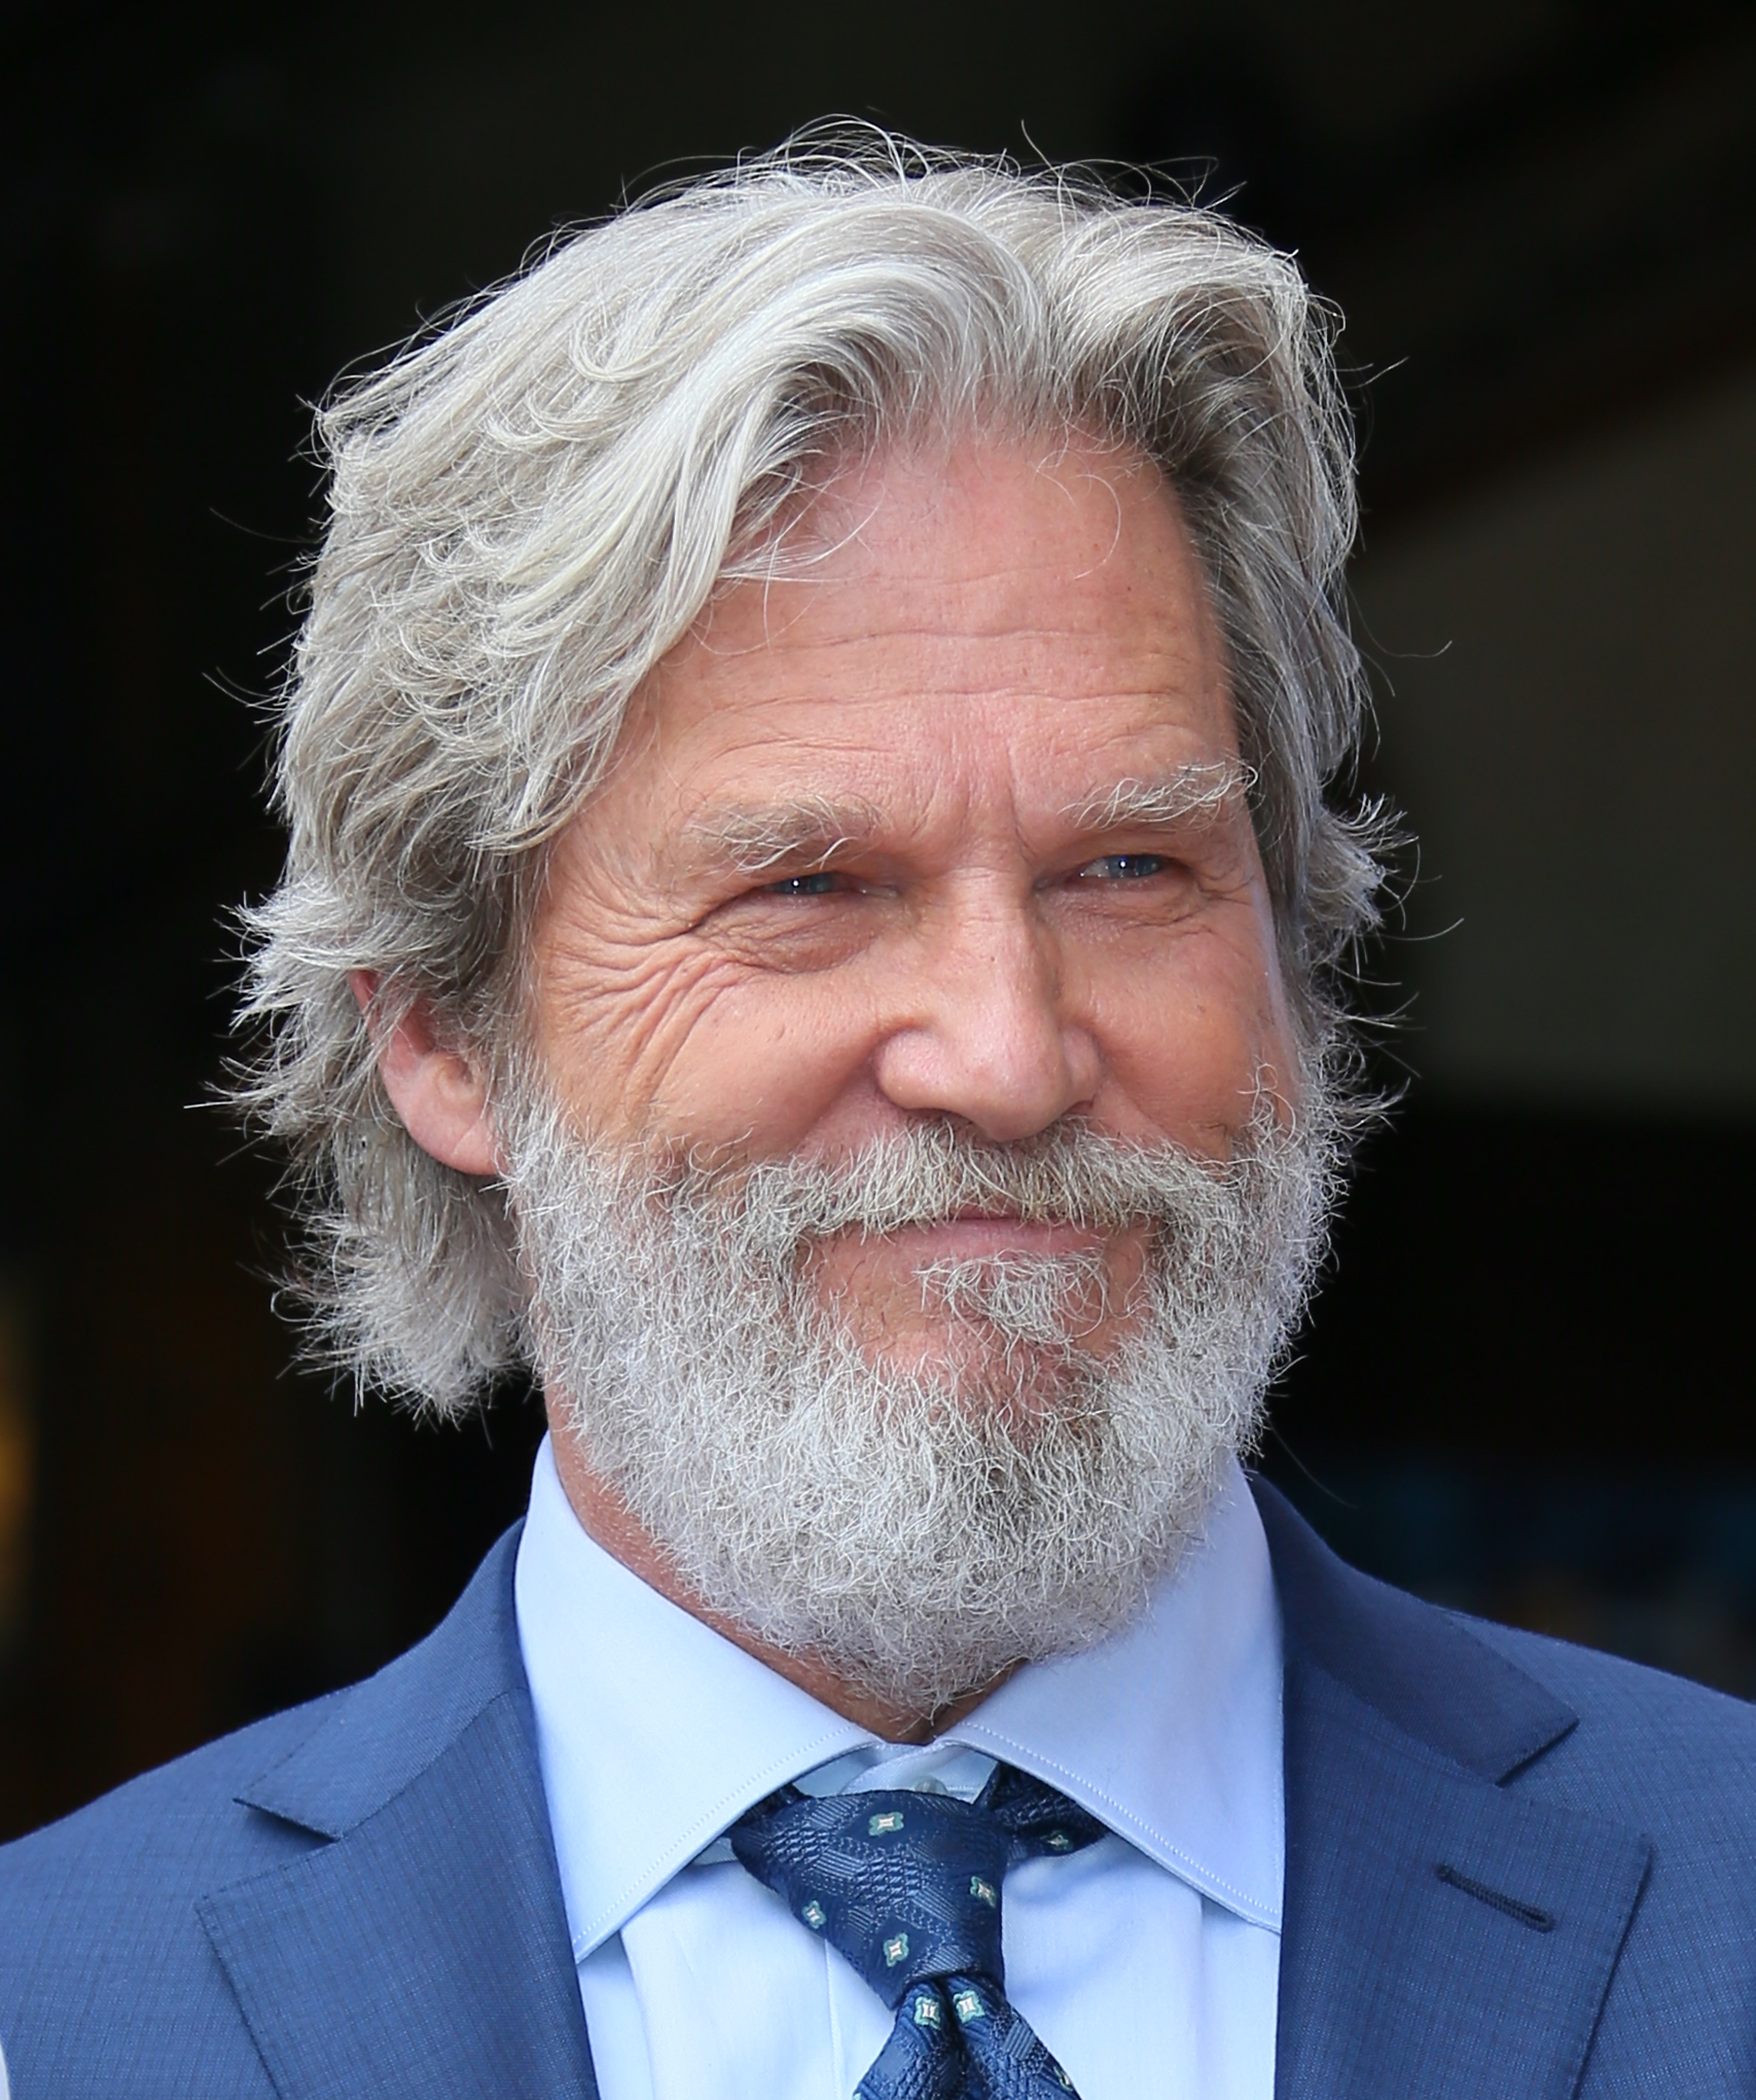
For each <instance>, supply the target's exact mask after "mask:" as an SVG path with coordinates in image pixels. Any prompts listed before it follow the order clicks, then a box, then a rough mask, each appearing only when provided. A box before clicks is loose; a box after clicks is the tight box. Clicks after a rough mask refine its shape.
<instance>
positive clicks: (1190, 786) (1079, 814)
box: [1066, 758, 1256, 832]
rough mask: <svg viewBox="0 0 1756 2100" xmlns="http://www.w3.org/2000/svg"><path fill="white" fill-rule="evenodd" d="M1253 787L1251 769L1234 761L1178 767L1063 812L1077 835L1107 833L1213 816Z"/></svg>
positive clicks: (1125, 782) (1132, 781)
mask: <svg viewBox="0 0 1756 2100" xmlns="http://www.w3.org/2000/svg"><path fill="white" fill-rule="evenodd" d="M1255 784H1256V772H1255V767H1254V766H1250V765H1240V764H1239V763H1238V761H1237V760H1235V759H1229V758H1226V759H1213V760H1209V761H1206V762H1204V763H1200V764H1196V765H1180V766H1179V767H1178V768H1177V769H1176V772H1174V773H1171V774H1166V775H1165V777H1164V778H1163V779H1158V780H1136V779H1132V778H1131V779H1124V780H1118V782H1117V783H1116V784H1115V786H1114V787H1110V788H1107V789H1103V788H1101V789H1099V790H1098V791H1097V792H1096V793H1095V794H1092V795H1088V796H1086V798H1085V800H1084V801H1082V802H1075V803H1074V804H1073V805H1071V806H1070V808H1069V809H1068V810H1066V817H1067V819H1068V821H1069V822H1070V823H1072V824H1073V825H1074V826H1075V827H1076V828H1077V829H1079V830H1080V831H1082V832H1110V831H1115V830H1117V829H1118V828H1119V827H1121V826H1123V825H1124V824H1177V823H1186V822H1187V821H1188V819H1189V818H1191V817H1205V816H1217V815H1218V814H1220V811H1221V810H1223V809H1224V807H1225V806H1226V805H1227V804H1228V803H1229V801H1232V799H1233V797H1234V796H1238V795H1247V794H1248V793H1249V792H1250V790H1251V788H1252V787H1255Z"/></svg>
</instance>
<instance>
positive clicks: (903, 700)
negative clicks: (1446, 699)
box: [624, 441, 1237, 816]
mask: <svg viewBox="0 0 1756 2100" xmlns="http://www.w3.org/2000/svg"><path fill="white" fill-rule="evenodd" d="M785 552H786V557H787V565H786V567H785V569H784V570H783V571H781V572H779V573H777V574H776V575H774V576H772V577H756V578H752V579H747V580H739V581H736V582H732V583H729V584H726V585H722V587H721V590H720V591H719V593H717V595H716V597H715V599H714V601H713V604H712V606H711V607H710V608H709V609H708V612H707V613H706V614H705V615H704V617H703V618H702V620H700V621H699V622H698V623H697V625H696V627H695V629H694V631H693V632H692V633H690V636H689V637H687V638H686V640H685V641H684V642H682V643H681V644H680V645H679V646H677V648H676V649H674V650H673V651H672V652H671V653H670V655H668V657H667V658H666V659H665V660H664V662H663V663H662V664H660V667H659V668H658V669H657V671H656V672H655V673H654V675H653V676H652V677H651V679H649V680H648V682H647V683H646V686H645V687H644V688H643V689H642V692H641V693H640V694H639V695H638V696H637V699H636V703H635V706H634V709H633V712H632V714H631V717H630V721H629V728H628V730H627V732H626V733H625V742H624V760H625V761H626V762H627V763H628V765H629V766H630V767H631V769H632V770H634V771H635V772H637V773H643V774H649V775H650V777H651V783H652V784H653V785H654V786H655V787H658V786H660V784H661V783H662V788H663V792H664V794H665V797H666V799H667V800H668V801H670V802H671V803H673V805H676V806H677V814H681V815H684V816H686V815H687V814H689V812H690V808H691V806H692V805H698V804H699V803H701V802H702V801H706V800H710V799H712V798H713V797H714V796H718V795H721V794H722V793H725V792H729V791H731V790H734V789H736V790H739V791H741V792H743V793H745V794H746V795H750V794H759V793H760V792H762V791H763V790H765V789H770V790H773V791H774V792H791V793H795V794H796V793H798V792H801V791H805V792H840V793H849V792H853V793H858V794H861V795H863V796H864V797H865V798H866V799H867V801H869V802H871V804H872V805H874V806H875V807H876V808H877V809H878V810H886V809H887V808H888V807H889V805H890V804H891V803H892V801H894V800H895V799H896V798H897V797H898V796H903V797H904V798H905V799H906V798H907V797H908V796H912V797H913V798H914V799H915V800H916V801H919V800H920V798H921V796H924V795H926V796H932V797H933V799H935V800H937V801H941V802H943V801H946V800H948V799H949V800H952V801H955V800H956V799H957V796H958V791H959V790H960V787H961V788H963V789H964V790H967V791H968V792H979V791H980V788H981V787H982V783H983V782H986V783H987V784H988V785H990V786H992V785H993V784H994V783H995V782H996V781H998V780H999V779H1002V778H1004V779H1005V780H1006V781H1007V782H1008V783H1009V786H1010V789H1011V791H1012V792H1014V793H1015V794H1021V795H1023V796H1026V799H1029V798H1030V796H1033V795H1035V796H1037V797H1039V798H1040V796H1042V795H1043V793H1045V792H1046V793H1050V794H1052V795H1054V796H1059V797H1060V800H1061V803H1062V804H1066V805H1074V804H1079V803H1080V802H1083V801H1088V800H1089V798H1090V797H1091V796H1092V795H1094V794H1101V793H1102V792H1106V791H1107V788H1108V787H1110V786H1113V785H1114V783H1115V782H1116V781H1117V780H1118V779H1121V778H1123V777H1126V776H1128V775H1130V774H1134V775H1140V774H1142V773H1143V772H1145V773H1146V774H1158V773H1162V772H1163V771H1165V770H1171V769H1176V768H1177V767H1180V766H1183V765H1189V764H1190V763H1192V762H1193V763H1204V762H1214V761H1220V762H1223V761H1229V760H1232V759H1235V757H1236V755H1237V739H1236V732H1235V729H1234V726H1233V717H1232V710H1231V705H1230V699H1229V690H1228V686H1227V682H1226V677H1225V671H1224V659H1223V651H1222V648H1221V646H1220V638H1219V634H1218V629H1217V625H1216V621H1215V620H1214V617H1213V614H1212V609H1211V603H1210V601H1209V598H1208V593H1207V586H1206V584H1205V580H1204V578H1203V576H1202V571H1201V567H1200V563H1199V562H1198V558H1197V556H1196V554H1195V551H1194V549H1193V544H1192V542H1191V540H1190V538H1189V532H1188V531H1187V528H1186V527H1185V523H1184V520H1183V518H1182V514H1181V512H1180V507H1179V505H1178V503H1177V501H1176V496H1175V493H1174V492H1173V491H1172V490H1171V487H1169V485H1168V484H1167V483H1166V481H1165V480H1164V479H1163V476H1162V475H1161V474H1159V472H1158V470H1157V469H1156V468H1155V467H1154V466H1153V465H1151V464H1150V463H1149V462H1148V461H1145V460H1144V459H1141V458H1140V457H1137V456H1135V455H1131V454H1127V453H1118V452H1114V451H1106V450H1103V449H1101V448H1099V447H1097V446H1096V445H1095V444H1088V443H1084V442H1082V441H1074V442H1072V443H1067V442H1062V443H1057V445H1056V446H1055V447H1054V448H1053V449H1052V450H1050V449H1049V448H1047V447H1044V446H1032V445H1030V444H1027V443H1017V442H1013V443H982V442H977V441H969V442H966V443H963V444H961V445H960V446H957V447H955V448H942V449H939V450H936V451H933V452H910V453H905V454H901V455H893V456H890V457H884V458H880V459H879V460H878V461H875V462H872V463H870V464H868V465H865V466H863V467H862V468H860V469H858V470H856V471H855V472H853V473H851V474H849V475H847V476H846V477H845V478H844V479H842V480H841V481H840V482H839V483H836V484H835V485H834V486H833V487H832V489H831V490H830V491H829V492H828V493H827V495H825V496H822V497H820V498H818V501H816V503H815V504H814V506H813V508H812V510H811V511H810V514H808V516H807V517H806V518H805V519H804V520H803V521H802V529H799V530H796V531H795V532H794V533H793V534H792V535H791V536H789V539H788V544H787V547H786V549H785Z"/></svg>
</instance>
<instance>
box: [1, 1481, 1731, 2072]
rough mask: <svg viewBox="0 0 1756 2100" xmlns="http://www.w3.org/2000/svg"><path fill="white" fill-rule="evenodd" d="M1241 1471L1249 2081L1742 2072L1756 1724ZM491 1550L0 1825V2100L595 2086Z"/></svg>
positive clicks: (510, 1544) (503, 1552)
mask: <svg viewBox="0 0 1756 2100" xmlns="http://www.w3.org/2000/svg"><path fill="white" fill-rule="evenodd" d="M1256 1492H1257V1496H1258V1499H1259V1502H1260V1505H1261V1507H1262V1513H1263V1517H1264V1522H1265V1524H1266V1525H1267V1528H1268V1540H1269V1544H1270V1547H1271V1550H1272V1551H1273V1560H1274V1571H1275V1578H1276V1582H1277V1586H1278V1589H1279V1592H1280V1596H1281V1600H1282V1611H1283V1613H1284V1617H1285V1622H1286V1835H1287V1864H1286V1925H1285V1936H1284V1939H1283V1941H1282V1957H1281V1988H1280V2031H1279V2041H1278V2050H1279V2059H1278V2068H1277V2075H1276V2090H1277V2093H1279V2094H1281V2095H1283V2096H1288V2100H1291V2096H1297V2100H1330V2096H1333V2100H1377V2096H1380V2095H1381V2096H1383V2100H1440V2096H1445V2100H1462V2096H1463V2095H1479V2096H1481V2100H1538V2096H1542V2100H1561V2096H1563V2095H1564V2094H1572V2093H1579V2094H1582V2095H1587V2096H1590V2097H1591V2100H1609V2096H1611V2095H1621V2094H1635V2093H1640V2094H1647V2095H1650V2094H1664V2095H1666V2096H1667V2100H1686V2097H1687V2100H1693V2096H1697V2095H1700V2096H1705V2095H1708V2094H1727V2095H1729V2094H1733V2093H1736V2094H1741V2095H1746V2096H1747V2095H1751V2094H1756V1711H1753V1710H1751V1709H1749V1708H1747V1707H1745V1706H1743V1705H1740V1704H1738V1703H1737V1702H1736V1701H1732V1700H1730V1699H1726V1698H1722V1697H1719V1696H1717V1695H1715V1694H1714V1693H1712V1692H1704V1691H1701V1690H1700V1689H1698V1688H1697V1687H1694V1686H1692V1685H1688V1684H1684V1683H1679V1682H1677V1681H1676V1680H1674V1679H1670V1678H1666V1677H1663V1676H1661V1675H1659V1674H1657V1673H1655V1672H1652V1671H1649V1670H1639V1669H1636V1668H1635V1667H1633V1666H1632V1665H1630V1664H1627V1663H1623V1662H1619V1661H1614V1660H1613V1659H1611V1658H1609V1657H1604V1656H1600V1655H1594V1654H1591V1653H1589V1652H1586V1651H1584V1650H1582V1649H1577V1648H1567V1647H1565V1646H1563V1645H1561V1644H1560V1643H1556V1642H1553V1641H1546V1640H1542V1639H1538V1638H1536V1637H1535V1636H1533V1635H1526V1634H1519V1633H1513V1632H1509V1631H1507V1630H1505V1629H1503V1628H1501V1627H1497V1626H1485V1625H1481V1624H1479V1623H1477V1622H1475V1621H1468V1620H1464V1619H1461V1618H1459V1617H1456V1616H1454V1615H1453V1614H1451V1613H1449V1612H1443V1611H1441V1610H1438V1609H1436V1608H1434V1607H1432V1606H1431V1605H1427V1604H1421V1603H1418V1602H1417V1601H1416V1600H1415V1599H1413V1598H1410V1597H1407V1596H1404V1595H1401V1594H1400V1593H1399V1592H1397V1591H1396V1590H1388V1589H1386V1588H1384V1587H1383V1586H1382V1585H1381V1584H1379V1583H1376V1582H1370V1581H1369V1580H1368V1579H1367V1578H1366V1577H1364V1576H1361V1575H1359V1574H1357V1573H1355V1572H1353V1571H1352V1569H1350V1568H1347V1567H1344V1566H1343V1564H1341V1563H1340V1562H1339V1561H1338V1560H1335V1558H1334V1556H1333V1555H1330V1553H1329V1552H1328V1551H1327V1550H1326V1548H1325V1547H1324V1546H1322V1545H1321V1543H1320V1542H1318V1540H1317V1538H1316V1537H1314V1535H1313V1533H1311V1532H1310V1531H1309V1530H1308V1529H1306V1527H1305V1526H1304V1524H1302V1523H1301V1522H1300V1520H1299V1519H1298V1517H1296V1516H1295V1515H1294V1514H1293V1513H1292V1511H1291V1510H1290V1509H1289V1508H1288V1507H1286V1504H1285V1503H1284V1502H1282V1501H1281V1499H1280V1498H1278V1497H1277V1495H1275V1494H1274V1493H1273V1491H1272V1490H1271V1489H1266V1488H1264V1487H1262V1486H1260V1485H1259V1486H1258V1488H1257V1491H1256ZM513 1554H514V1536H509V1537H506V1538H505V1539H503V1540H502V1541H501V1543H500V1544H499V1545H498V1546H496V1548H495V1549H494V1551H493V1552H492V1553H491V1554H490V1555H489V1556H488V1560H486V1562H484V1564H483V1567H482V1568H481V1570H480V1572H479V1573H478V1575H477V1576H476V1577H475V1579H474V1582H472V1583H471V1585H470V1588H469V1589H468V1590H466V1591H465V1594H464V1596H463V1597H462V1599H461V1601H460V1602H459V1604H457V1608H456V1609H455V1610H454V1611H453V1612H452V1614H451V1616H450V1617H448V1619H447V1620H446V1621H445V1622H444V1624H443V1626H440V1627H439V1630H438V1631H437V1632H435V1634H434V1635H432V1636H431V1637H430V1639H427V1640H426V1641H424V1642H423V1643H421V1646H420V1647H419V1648H415V1649H413V1650H412V1651H411V1652H409V1653H408V1654H407V1655H405V1656H404V1657H401V1658H400V1659H399V1661H395V1662H394V1663H392V1664H391V1665H390V1667H389V1668H388V1669H387V1670H383V1671H382V1672H381V1673H380V1674H379V1675H377V1677H374V1678H373V1679H370V1680H368V1682H367V1683H364V1684H360V1685H356V1686H355V1687H353V1688H352V1689H351V1690H350V1691H346V1692H337V1693H335V1694H333V1696H330V1697H329V1698H327V1699H322V1700H319V1701H316V1702H315V1704H314V1705H309V1706H305V1707H302V1708H299V1709H298V1710H296V1711H294V1712H293V1713H289V1714H280V1715H279V1716H277V1717H276V1718H274V1719H272V1720H269V1721H265V1722H263V1723H260V1724H259V1725H258V1726H257V1727H254V1728H249V1729H246V1730H245V1731H244V1732H243V1733H242V1734H240V1735H236V1736H231V1737H228V1738H227V1740H224V1741H223V1742H218V1743H214V1744H212V1745H210V1746H209V1747H208V1748H207V1749H203V1750H198V1751H196V1753H195V1754H193V1755H192V1756H191V1757H188V1758H183V1759H182V1760H180V1761H179V1762H178V1763H175V1764H173V1765H170V1766H167V1767H165V1769H164V1770H162V1771H157V1772H152V1773H149V1774H148V1776H146V1777H145V1778H143V1779H139V1780H135V1781H134V1783H133V1784H132V1785H128V1786H126V1787H123V1788H121V1789H120V1790H119V1791H118V1792H117V1793H113V1794H110V1795H108V1797H107V1798H105V1799H104V1800H102V1801H99V1802H95V1804H94V1805H93V1806H92V1807H89V1808H86V1809H85V1810H82V1811H81V1812H80V1813H79V1814H78V1815H74V1816H72V1817H70V1818H69V1819H68V1820H67V1821H65V1822H64V1823H60V1824H55V1826H53V1827H52V1828H51V1829H46V1830H42V1831H39V1832H38V1833H36V1834H35V1835H34V1836H33V1837H30V1838H24V1839H23V1840H22V1841H21V1842H19V1843H17V1844H15V1845H13V1846H9V1847H7V1848H6V1849H5V1850H4V1851H0V2037H3V2040H4V2044H5V2049H6V2055H7V2061H8V2063H9V2064H10V2066H11V2076H12V2090H13V2093H14V2094H15V2096H16V2100H51V2096H54V2100H60V2096H72V2095H78V2096H81V2100H85V2096H97V2095H104V2096H106V2100H109V2097H110V2096H126V2100H156V2096H165V2100H170V2096H172V2095H175V2096H178V2100H188V2096H190V2095H200V2096H202V2100H219V2096H223V2095H237V2096H240V2100H242V2096H245V2095H249V2097H250V2100H268V2096H270V2095H271V2094H278V2095H280V2100H366V2096H377V2095H385V2096H391V2095H395V2096H407V2100H416V2096H420V2100H436V2097H437V2100H443V2096H448V2095H452V2094H458V2095H465V2094H468V2095H474V2094H493V2095H496V2096H505V2095H514V2094H518V2095H523V2094H532V2095H536V2094H543V2095H554V2094H562V2093H571V2094H589V2093H593V2091H594V2086H593V2078H592V2070H591V2058H590V2052H589V2048H588V2045H587V2041H586V2035H585V2022H584V2018H583V2016H582V2014H581V2012H580V1996H579V1991H578V1988H577V1985H576V1980H575V1976H574V1969H573V1962H572V1958H571V1952H570V1950H569V1947H568V1943H567V1928H566V1925H565V1922H564V1920H563V1913H562V1904H561V1891H560V1886H559V1882H558V1878H557V1875H556V1869H555V1862H554V1852H553V1850H552V1846H551V1842H550V1838H549V1822H548V1816H547V1814H546V1811H545V1806H544V1802H543V1793H542V1785H541V1780H540V1776H539V1774H538V1771H537V1765H536V1753H535V1749H534V1745H533V1736H532V1717H531V1706H530V1699H529V1694H528V1692H527V1689H526V1686H525V1682H524V1674H523V1665H522V1663H521V1661H520V1659H519V1653H518V1636H517V1632H516V1628H515V1626H514V1617H513V1604H512V1567H513ZM752 2100H757V2096H752Z"/></svg>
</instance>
